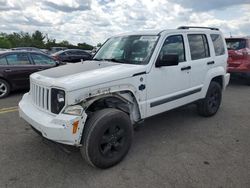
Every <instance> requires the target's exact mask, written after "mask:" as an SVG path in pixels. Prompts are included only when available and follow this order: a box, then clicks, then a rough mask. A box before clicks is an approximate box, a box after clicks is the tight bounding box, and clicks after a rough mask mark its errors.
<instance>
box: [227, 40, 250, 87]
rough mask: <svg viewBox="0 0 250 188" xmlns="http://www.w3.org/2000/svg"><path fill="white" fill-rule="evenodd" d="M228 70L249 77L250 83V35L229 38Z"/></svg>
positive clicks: (232, 73)
mask: <svg viewBox="0 0 250 188" xmlns="http://www.w3.org/2000/svg"><path fill="white" fill-rule="evenodd" d="M226 43H227V48H228V72H229V73H231V75H238V76H241V77H244V78H245V79H247V83H248V84H249V85H250V37H243V38H227V39H226Z"/></svg>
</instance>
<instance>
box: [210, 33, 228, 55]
mask: <svg viewBox="0 0 250 188" xmlns="http://www.w3.org/2000/svg"><path fill="white" fill-rule="evenodd" d="M210 36H211V39H212V41H213V45H214V52H215V55H216V56H220V55H224V54H225V47H224V43H223V39H222V37H221V35H219V34H211V35H210Z"/></svg>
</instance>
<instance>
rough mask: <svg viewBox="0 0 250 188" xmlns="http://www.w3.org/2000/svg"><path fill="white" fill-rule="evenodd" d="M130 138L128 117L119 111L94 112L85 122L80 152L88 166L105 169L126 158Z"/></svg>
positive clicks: (110, 109) (131, 135) (107, 109)
mask: <svg viewBox="0 0 250 188" xmlns="http://www.w3.org/2000/svg"><path fill="white" fill-rule="evenodd" d="M132 138H133V128H132V125H131V121H130V118H129V116H128V115H127V114H126V113H124V112H122V111H120V110H117V109H113V108H106V109H103V110H100V111H96V112H95V113H94V114H93V115H91V117H90V118H89V119H88V120H87V123H86V125H85V128H84V132H83V138H82V143H83V146H82V147H81V148H80V151H81V154H82V156H83V158H85V160H86V161H87V162H88V163H89V164H90V165H92V166H94V167H97V168H102V169H105V168H109V167H112V166H114V165H116V164H117V163H119V162H120V161H121V160H122V159H123V158H124V157H125V156H126V154H127V153H128V151H129V148H130V146H131V143H132Z"/></svg>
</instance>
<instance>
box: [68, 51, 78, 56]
mask: <svg viewBox="0 0 250 188" xmlns="http://www.w3.org/2000/svg"><path fill="white" fill-rule="evenodd" d="M67 55H77V53H76V52H75V51H67Z"/></svg>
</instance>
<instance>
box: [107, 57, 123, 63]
mask: <svg viewBox="0 0 250 188" xmlns="http://www.w3.org/2000/svg"><path fill="white" fill-rule="evenodd" d="M103 60H104V61H111V62H115V63H125V62H124V61H121V60H119V59H115V58H111V59H103Z"/></svg>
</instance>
